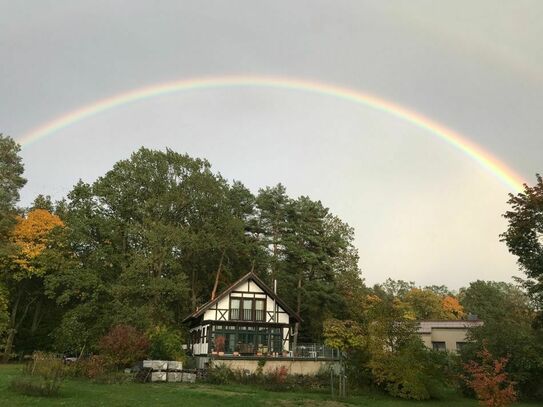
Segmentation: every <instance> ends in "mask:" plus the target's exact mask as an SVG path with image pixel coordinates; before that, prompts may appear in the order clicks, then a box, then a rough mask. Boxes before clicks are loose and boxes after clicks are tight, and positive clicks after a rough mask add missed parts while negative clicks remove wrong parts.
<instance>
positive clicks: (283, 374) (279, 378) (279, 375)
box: [270, 366, 288, 384]
mask: <svg viewBox="0 0 543 407" xmlns="http://www.w3.org/2000/svg"><path fill="white" fill-rule="evenodd" d="M287 377H288V368H287V367H286V366H280V367H276V368H275V370H274V371H273V372H272V373H271V374H270V380H271V381H272V382H273V383H275V384H284V383H285V382H286V381H287Z"/></svg>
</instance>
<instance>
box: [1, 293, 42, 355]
mask: <svg viewBox="0 0 543 407" xmlns="http://www.w3.org/2000/svg"><path fill="white" fill-rule="evenodd" d="M22 295H23V290H20V291H19V293H18V295H17V299H16V300H15V304H14V305H13V310H12V313H11V317H10V320H9V329H8V332H9V334H8V337H7V340H6V347H5V349H4V362H8V361H9V356H10V355H11V351H12V349H13V341H14V340H15V334H16V333H17V330H18V329H19V327H20V326H21V323H22V322H23V321H24V319H25V318H26V314H28V309H29V308H30V306H31V305H32V303H33V302H34V301H35V299H33V300H30V301H29V302H28V304H26V306H25V310H24V311H23V314H22V315H21V318H20V319H19V321H17V319H16V317H17V309H18V308H19V305H20V302H21V297H22Z"/></svg>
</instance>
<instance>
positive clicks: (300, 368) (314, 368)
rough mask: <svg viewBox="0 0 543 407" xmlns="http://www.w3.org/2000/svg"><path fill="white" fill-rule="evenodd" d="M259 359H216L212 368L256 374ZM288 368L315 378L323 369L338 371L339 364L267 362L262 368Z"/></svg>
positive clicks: (289, 370) (294, 361)
mask: <svg viewBox="0 0 543 407" xmlns="http://www.w3.org/2000/svg"><path fill="white" fill-rule="evenodd" d="M258 362H259V360H258V359H214V360H211V362H210V363H211V365H212V366H217V365H220V364H224V365H226V366H227V367H229V368H230V369H232V370H248V371H249V372H250V373H255V371H256V369H257V368H258ZM283 366H284V367H286V368H287V369H288V373H289V374H300V375H308V376H314V375H316V374H317V373H319V371H321V369H330V368H334V369H338V367H339V363H338V362H331V361H324V360H284V359H282V360H273V359H272V360H270V359H268V360H266V364H265V365H264V367H263V368H262V371H263V372H264V373H271V372H274V371H275V369H280V368H281V367H283Z"/></svg>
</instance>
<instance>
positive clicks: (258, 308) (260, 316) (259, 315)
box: [255, 300, 266, 321]
mask: <svg viewBox="0 0 543 407" xmlns="http://www.w3.org/2000/svg"><path fill="white" fill-rule="evenodd" d="M265 305H266V303H265V302H264V300H255V321H264V313H265Z"/></svg>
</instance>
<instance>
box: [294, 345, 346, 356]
mask: <svg viewBox="0 0 543 407" xmlns="http://www.w3.org/2000/svg"><path fill="white" fill-rule="evenodd" d="M289 355H290V356H292V357H295V358H307V359H334V360H338V359H339V350H337V349H333V348H329V347H328V346H325V345H323V344H320V343H299V344H298V345H297V346H296V347H295V348H294V347H293V346H292V343H291V351H290V352H289Z"/></svg>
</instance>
